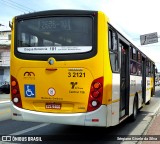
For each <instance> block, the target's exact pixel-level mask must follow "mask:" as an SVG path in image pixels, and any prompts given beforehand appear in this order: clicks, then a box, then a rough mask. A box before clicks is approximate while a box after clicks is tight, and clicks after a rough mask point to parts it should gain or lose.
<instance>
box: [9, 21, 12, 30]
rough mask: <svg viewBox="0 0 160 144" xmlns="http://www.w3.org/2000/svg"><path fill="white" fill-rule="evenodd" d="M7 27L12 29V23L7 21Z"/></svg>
mask: <svg viewBox="0 0 160 144" xmlns="http://www.w3.org/2000/svg"><path fill="white" fill-rule="evenodd" d="M9 27H10V28H11V29H12V22H10V21H9Z"/></svg>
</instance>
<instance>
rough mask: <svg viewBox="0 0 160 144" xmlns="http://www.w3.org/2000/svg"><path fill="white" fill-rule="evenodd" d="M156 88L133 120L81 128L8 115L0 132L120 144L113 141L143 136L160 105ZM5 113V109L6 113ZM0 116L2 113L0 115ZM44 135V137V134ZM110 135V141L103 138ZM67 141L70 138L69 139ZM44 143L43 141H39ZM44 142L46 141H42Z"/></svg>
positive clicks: (63, 141)
mask: <svg viewBox="0 0 160 144" xmlns="http://www.w3.org/2000/svg"><path fill="white" fill-rule="evenodd" d="M159 103H160V87H156V96H155V97H152V100H151V104H150V105H146V106H145V107H144V108H142V109H141V110H140V112H139V114H138V117H137V120H136V121H135V122H129V121H128V120H126V121H124V122H122V123H121V124H119V125H117V126H114V127H109V128H100V127H98V128H97V127H82V126H68V125H59V124H49V123H33V122H18V121H14V120H10V118H8V119H6V120H3V121H1V122H0V135H8V136H9V135H10V136H20V137H25V136H37V137H41V136H42V140H45V138H47V139H48V140H49V139H50V138H51V139H52V142H51V143H56V144H57V143H60V144H63V143H66V141H67V138H69V139H70V140H72V142H73V144H74V143H76V144H77V143H79V144H80V143H87V144H88V143H93V144H120V143H122V141H121V140H120V141H116V139H118V137H123V136H125V137H128V136H132V135H139V136H141V135H143V134H144V133H145V131H146V129H147V127H148V125H149V123H150V121H151V120H152V118H153V116H154V115H155V113H156V111H157V110H158V109H159V107H160V105H159ZM8 113H9V112H8ZM1 115H2V114H1ZM45 136H46V137H45ZM112 136H114V137H113V138H114V140H115V141H113V139H112V141H106V140H107V139H109V138H111V137H112ZM70 142H71V141H70ZM137 142H138V141H131V142H128V141H127V142H123V143H125V144H133V143H137ZM42 143H44V142H42ZM45 143H50V142H49V141H46V142H45Z"/></svg>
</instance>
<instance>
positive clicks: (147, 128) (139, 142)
mask: <svg viewBox="0 0 160 144" xmlns="http://www.w3.org/2000/svg"><path fill="white" fill-rule="evenodd" d="M159 113H160V107H159V108H158V109H157V111H156V112H155V114H154V115H153V116H152V119H151V121H150V122H149V124H148V126H147V127H146V129H145V130H144V132H143V133H142V136H145V135H147V132H148V130H149V128H150V127H151V126H152V124H153V122H154V120H155V118H156V117H157V116H158V114H159ZM142 143H143V141H138V142H137V143H136V144H142Z"/></svg>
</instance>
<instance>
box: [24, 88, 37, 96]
mask: <svg viewBox="0 0 160 144" xmlns="http://www.w3.org/2000/svg"><path fill="white" fill-rule="evenodd" d="M24 91H25V97H35V85H24Z"/></svg>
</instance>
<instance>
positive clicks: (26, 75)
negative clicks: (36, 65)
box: [24, 72, 35, 76]
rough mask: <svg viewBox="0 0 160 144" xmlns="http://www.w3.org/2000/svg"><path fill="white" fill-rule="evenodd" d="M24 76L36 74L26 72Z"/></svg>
mask: <svg viewBox="0 0 160 144" xmlns="http://www.w3.org/2000/svg"><path fill="white" fill-rule="evenodd" d="M24 76H35V74H34V72H25V73H24Z"/></svg>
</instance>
